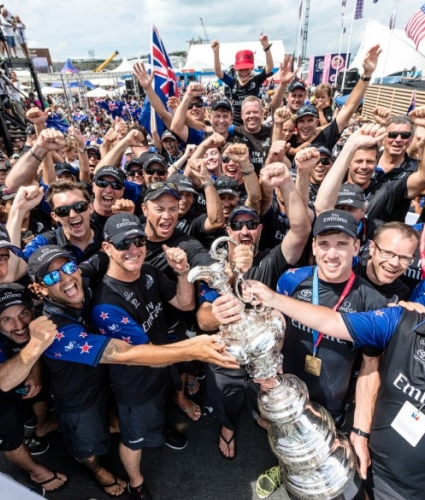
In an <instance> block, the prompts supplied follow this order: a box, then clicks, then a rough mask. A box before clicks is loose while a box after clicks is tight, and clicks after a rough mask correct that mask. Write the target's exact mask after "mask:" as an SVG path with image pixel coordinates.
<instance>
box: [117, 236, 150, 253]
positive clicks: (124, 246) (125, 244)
mask: <svg viewBox="0 0 425 500" xmlns="http://www.w3.org/2000/svg"><path fill="white" fill-rule="evenodd" d="M111 243H112V241H111ZM132 243H133V244H134V246H135V247H136V248H141V247H144V246H145V245H146V238H142V237H141V236H140V237H138V238H132V239H131V238H129V239H124V240H122V241H119V242H118V243H112V246H113V247H114V248H115V250H118V251H119V252H122V251H123V250H128V249H129V248H130V247H131V244H132Z"/></svg>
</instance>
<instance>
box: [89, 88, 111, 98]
mask: <svg viewBox="0 0 425 500" xmlns="http://www.w3.org/2000/svg"><path fill="white" fill-rule="evenodd" d="M86 96H87V97H108V92H107V91H106V90H105V89H101V88H97V89H93V90H90V91H89V92H87V94H86Z"/></svg>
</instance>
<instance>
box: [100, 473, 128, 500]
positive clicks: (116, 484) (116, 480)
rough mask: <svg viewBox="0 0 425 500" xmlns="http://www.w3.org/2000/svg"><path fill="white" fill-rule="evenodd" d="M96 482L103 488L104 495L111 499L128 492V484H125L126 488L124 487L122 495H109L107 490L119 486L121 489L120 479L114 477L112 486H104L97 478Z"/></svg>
mask: <svg viewBox="0 0 425 500" xmlns="http://www.w3.org/2000/svg"><path fill="white" fill-rule="evenodd" d="M95 480H96V483H97V484H98V485H99V486H100V487H101V488H102V490H103V493H105V494H106V495H108V496H110V497H114V498H116V497H120V496H121V495H123V494H124V493H125V490H126V486H127V483H124V486H123V487H122V488H123V490H122V491H121V493H119V494H118V495H113V494H112V493H108V492H107V491H106V490H105V488H111V487H112V486H119V487H121V485H120V483H119V482H118V478H117V476H114V481H113V482H112V483H110V484H102V483H100V482H99V481H98V480H97V479H96V477H95Z"/></svg>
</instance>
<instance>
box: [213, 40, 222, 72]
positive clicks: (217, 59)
mask: <svg viewBox="0 0 425 500" xmlns="http://www.w3.org/2000/svg"><path fill="white" fill-rule="evenodd" d="M211 48H212V50H213V52H214V72H215V74H216V75H217V78H220V80H223V76H224V73H223V70H222V69H221V63H220V42H219V41H218V40H214V41H213V43H212V44H211Z"/></svg>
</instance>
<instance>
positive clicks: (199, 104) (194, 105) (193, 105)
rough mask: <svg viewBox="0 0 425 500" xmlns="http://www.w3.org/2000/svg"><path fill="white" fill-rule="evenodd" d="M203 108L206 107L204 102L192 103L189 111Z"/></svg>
mask: <svg viewBox="0 0 425 500" xmlns="http://www.w3.org/2000/svg"><path fill="white" fill-rule="evenodd" d="M203 107H204V105H203V104H202V102H192V103H190V104H189V107H188V109H192V108H198V109H200V108H203Z"/></svg>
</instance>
